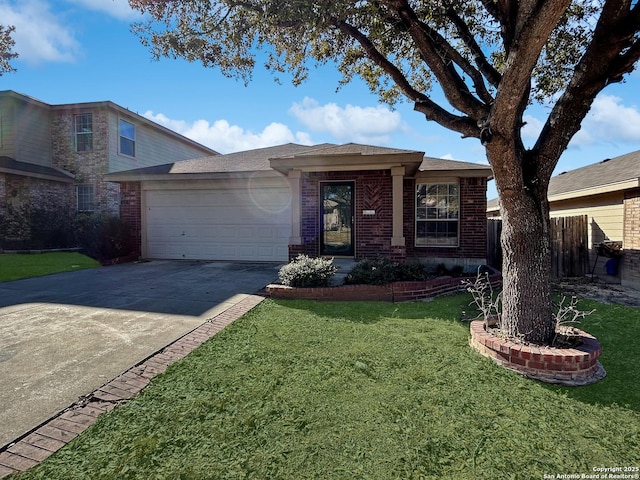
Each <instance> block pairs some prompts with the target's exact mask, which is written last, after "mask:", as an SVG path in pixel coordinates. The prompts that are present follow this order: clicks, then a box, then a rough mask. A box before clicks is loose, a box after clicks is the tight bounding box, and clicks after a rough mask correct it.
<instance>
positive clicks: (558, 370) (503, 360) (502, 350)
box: [469, 320, 607, 386]
mask: <svg viewBox="0 0 640 480" xmlns="http://www.w3.org/2000/svg"><path fill="white" fill-rule="evenodd" d="M470 331H471V338H470V339H469V344H470V345H471V347H472V348H473V349H475V350H476V351H478V352H479V353H480V354H481V355H484V356H485V357H488V358H491V359H492V360H493V361H494V362H496V363H498V364H499V365H502V366H504V367H506V368H509V369H511V370H514V371H516V372H518V373H520V374H521V375H524V376H525V377H529V378H533V379H535V380H540V381H542V382H545V383H554V384H559V385H566V386H580V385H590V384H592V383H596V382H598V381H600V380H602V379H603V378H604V377H605V376H606V374H607V372H606V371H605V369H604V367H603V366H602V364H601V363H600V362H599V361H598V358H599V357H600V354H601V353H602V346H601V345H600V342H598V340H597V339H596V338H595V337H594V336H592V335H589V334H588V333H586V332H583V331H581V330H579V331H578V332H579V335H580V337H581V340H582V344H581V345H579V346H577V347H574V348H554V347H547V346H538V345H525V344H521V343H515V342H512V341H511V340H509V339H507V338H501V337H498V336H496V335H493V334H491V333H490V332H487V329H486V327H485V322H483V321H481V320H476V321H473V322H471V326H470Z"/></svg>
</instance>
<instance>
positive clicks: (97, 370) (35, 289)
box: [0, 261, 278, 447]
mask: <svg viewBox="0 0 640 480" xmlns="http://www.w3.org/2000/svg"><path fill="white" fill-rule="evenodd" d="M277 276H278V265H275V264H248V263H222V262H171V261H153V262H147V263H134V264H125V265H114V266H109V267H102V268H98V269H92V270H80V271H77V272H70V273H61V274H56V275H49V276H46V277H39V278H33V279H26V280H18V281H15V282H5V283H0V447H1V446H3V445H5V444H7V443H9V442H11V441H13V440H14V439H16V438H17V437H19V436H20V435H22V434H24V433H26V432H27V431H29V430H31V429H33V428H34V427H36V426H38V425H39V424H41V423H42V422H44V421H46V420H47V419H49V418H50V417H51V416H53V415H55V414H56V413H58V412H59V411H60V410H62V409H64V408H66V407H68V406H69V405H71V404H72V403H74V402H75V401H77V400H78V398H79V397H81V396H83V395H86V394H89V393H91V392H92V391H94V390H95V389H97V388H99V387H100V386H101V385H103V384H104V383H105V382H107V381H109V380H111V379H112V378H114V377H116V376H118V375H119V374H120V373H122V372H123V371H124V370H126V369H128V368H129V367H131V366H133V365H135V364H137V363H139V362H140V361H142V360H144V359H145V358H146V357H148V356H149V355H151V354H152V353H154V352H156V351H158V350H160V349H161V348H163V347H165V346H166V345H168V344H170V343H171V342H173V341H174V340H176V339H178V338H180V337H181V336H183V335H184V334H186V333H188V332H190V331H191V330H193V329H194V328H196V327H198V326H199V325H200V324H202V323H203V322H205V321H206V320H207V319H209V318H211V317H213V316H215V315H217V314H219V313H221V312H222V311H224V310H226V309H227V308H229V307H230V306H232V305H234V304H235V303H237V302H238V301H240V300H241V299H243V298H244V297H245V296H246V295H248V294H252V293H255V292H257V291H258V290H260V289H261V288H262V287H264V286H265V285H267V284H268V283H272V282H273V281H274V280H276V279H277Z"/></svg>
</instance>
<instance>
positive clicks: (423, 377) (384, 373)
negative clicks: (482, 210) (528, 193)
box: [18, 295, 640, 480]
mask: <svg viewBox="0 0 640 480" xmlns="http://www.w3.org/2000/svg"><path fill="white" fill-rule="evenodd" d="M468 301H469V297H467V296H464V295H456V296H450V297H445V298H440V299H437V300H435V301H433V302H430V303H402V304H390V303H314V302H306V301H273V300H266V301H265V302H263V303H262V304H261V305H259V306H258V307H257V308H255V309H254V310H252V311H251V312H249V313H248V314H247V315H246V316H245V317H243V318H242V319H240V320H238V321H237V322H235V323H234V324H232V325H231V326H229V327H227V328H226V329H225V330H224V331H222V332H221V333H219V334H218V335H217V336H216V337H214V338H213V339H211V340H210V341H208V342H207V343H205V344H204V345H203V346H202V347H201V348H199V349H197V350H196V351H194V352H193V353H192V354H191V355H189V356H188V357H186V358H185V359H183V360H182V361H180V362H177V363H175V364H174V365H172V366H171V367H170V368H169V369H168V370H167V371H166V372H165V373H164V374H162V375H160V376H158V377H156V378H155V379H154V380H153V381H152V383H151V384H150V385H149V386H148V387H147V388H146V389H145V390H144V391H143V392H142V393H141V394H140V395H139V396H138V397H137V398H135V399H134V400H132V401H130V402H128V403H126V404H124V405H122V406H119V407H117V408H116V409H115V410H114V411H113V412H111V413H109V414H107V415H103V416H101V417H100V418H99V420H98V422H97V423H96V424H94V425H93V426H92V427H91V428H89V429H88V430H87V431H86V432H85V433H83V434H82V435H80V436H79V437H78V438H77V439H76V440H74V441H73V442H72V443H70V444H69V445H67V446H66V447H65V448H63V449H62V450H60V451H59V452H57V453H56V454H54V455H53V456H52V457H50V458H49V459H48V460H46V461H45V462H43V463H42V464H41V465H39V466H37V467H35V468H33V469H31V470H29V471H28V472H26V474H21V475H19V476H18V478H19V479H20V480H24V479H36V478H38V479H48V480H49V479H155V478H158V479H198V480H201V479H295V480H300V479H322V480H325V479H349V480H350V479H372V480H385V479H423V478H427V479H431V478H433V479H435V478H438V479H439V478H447V479H464V480H468V479H502V478H522V479H530V478H543V476H544V475H545V474H547V475H553V478H556V475H557V474H592V473H593V468H594V467H615V466H623V467H624V466H627V467H638V466H640V411H639V409H640V389H639V388H638V385H640V374H639V366H640V350H639V349H638V348H637V339H638V338H639V336H640V315H639V313H640V311H639V309H637V308H636V309H633V308H624V307H617V306H606V305H600V304H593V303H592V302H589V303H587V302H585V304H586V307H588V308H592V307H595V308H597V312H596V313H595V314H593V315H591V316H590V317H589V318H588V319H587V320H586V321H585V322H583V325H582V326H583V328H584V329H585V330H587V331H590V332H591V333H594V334H595V335H596V336H598V337H600V339H601V340H602V342H603V344H604V352H603V355H602V357H601V359H602V363H603V364H604V366H605V368H606V369H607V371H608V376H607V377H606V378H605V379H604V380H603V381H601V382H600V383H598V384H596V385H592V386H587V387H578V388H566V387H557V386H549V385H545V384H542V383H538V382H535V381H532V380H527V379H525V378H522V377H520V376H518V375H517V374H515V373H513V372H510V371H508V370H506V369H503V368H501V367H498V366H496V365H495V364H494V363H492V362H491V361H490V360H488V359H486V358H484V357H482V356H480V355H478V354H477V353H475V352H474V351H473V350H472V349H471V348H470V347H469V346H468V338H469V327H468V324H462V323H460V322H459V321H457V320H456V319H457V318H458V316H459V314H460V311H461V310H462V309H464V308H465V307H466V305H467V304H468ZM581 306H584V305H581Z"/></svg>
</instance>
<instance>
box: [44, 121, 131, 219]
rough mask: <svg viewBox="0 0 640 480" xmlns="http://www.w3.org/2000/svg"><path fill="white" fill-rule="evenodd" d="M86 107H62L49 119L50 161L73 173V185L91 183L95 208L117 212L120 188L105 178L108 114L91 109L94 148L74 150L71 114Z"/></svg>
mask: <svg viewBox="0 0 640 480" xmlns="http://www.w3.org/2000/svg"><path fill="white" fill-rule="evenodd" d="M79 113H89V111H87V110H77V111H71V110H64V111H57V112H55V113H54V115H53V118H52V122H51V142H52V155H53V159H52V162H53V165H54V166H56V167H58V168H62V169H64V170H66V171H68V172H71V173H73V174H74V175H75V176H76V179H75V182H76V185H80V184H86V185H93V192H94V203H95V211H97V212H103V213H110V214H113V215H117V214H118V206H119V203H120V202H119V195H120V189H119V186H118V184H116V183H111V182H104V181H103V176H104V175H105V174H107V173H109V114H108V112H107V111H106V110H92V111H91V113H92V115H93V118H92V122H93V151H91V152H76V148H75V141H74V140H75V139H74V135H75V132H74V118H75V115H77V114H79Z"/></svg>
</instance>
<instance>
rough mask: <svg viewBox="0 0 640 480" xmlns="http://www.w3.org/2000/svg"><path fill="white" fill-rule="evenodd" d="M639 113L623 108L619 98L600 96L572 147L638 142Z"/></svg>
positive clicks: (633, 108) (639, 137) (635, 110)
mask: <svg viewBox="0 0 640 480" xmlns="http://www.w3.org/2000/svg"><path fill="white" fill-rule="evenodd" d="M639 141H640V111H638V108H637V107H635V106H630V107H628V106H625V105H624V104H623V100H622V98H620V97H616V96H614V95H600V96H598V97H596V99H595V101H594V102H593V105H592V106H591V111H590V112H589V113H588V114H587V116H586V117H585V119H584V121H583V122H582V128H581V129H580V131H579V132H578V133H577V134H576V135H575V137H574V138H573V140H572V142H571V145H572V146H586V145H591V144H594V143H615V142H624V143H626V142H639Z"/></svg>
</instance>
